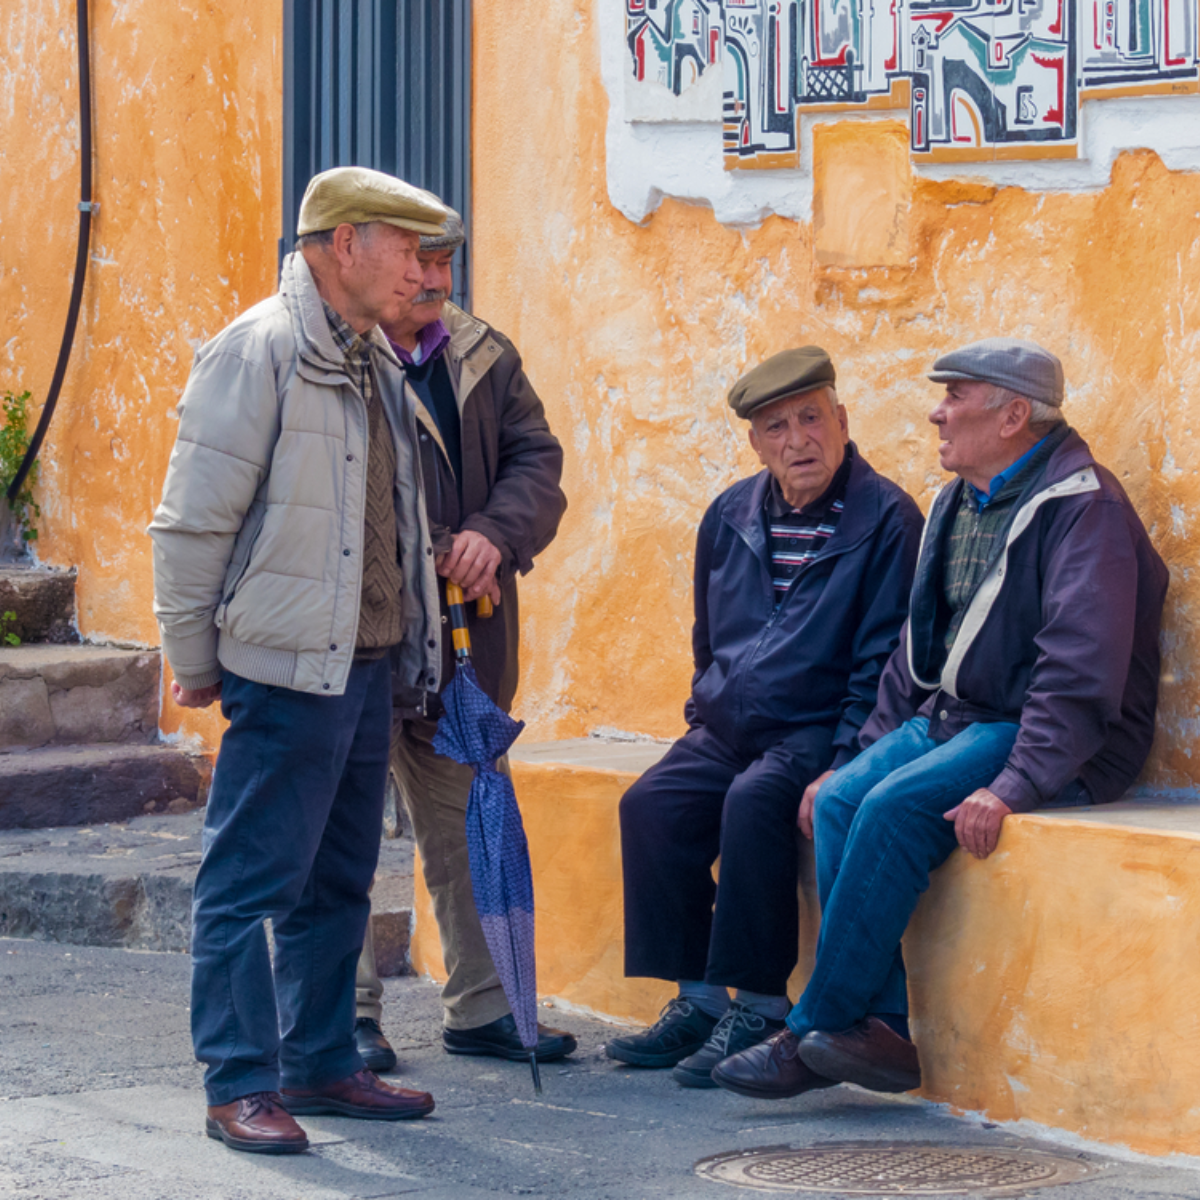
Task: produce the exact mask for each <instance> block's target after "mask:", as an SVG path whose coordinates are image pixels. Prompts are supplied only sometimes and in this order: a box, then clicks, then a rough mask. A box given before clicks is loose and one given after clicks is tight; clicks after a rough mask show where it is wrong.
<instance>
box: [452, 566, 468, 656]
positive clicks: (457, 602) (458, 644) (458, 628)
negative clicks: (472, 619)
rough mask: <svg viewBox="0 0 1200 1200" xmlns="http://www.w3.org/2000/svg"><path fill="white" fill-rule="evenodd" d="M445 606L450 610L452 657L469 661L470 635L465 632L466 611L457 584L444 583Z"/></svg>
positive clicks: (461, 591)
mask: <svg viewBox="0 0 1200 1200" xmlns="http://www.w3.org/2000/svg"><path fill="white" fill-rule="evenodd" d="M446 605H447V607H448V608H449V609H450V629H451V631H452V632H451V637H452V639H453V641H454V657H455V658H456V659H458V661H459V662H470V661H471V634H470V632H469V631H468V630H467V610H466V608H465V607H464V606H463V590H462V588H460V587H459V586H458V584H457V583H450V582H449V580H447V582H446Z"/></svg>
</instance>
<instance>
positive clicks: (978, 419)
mask: <svg viewBox="0 0 1200 1200" xmlns="http://www.w3.org/2000/svg"><path fill="white" fill-rule="evenodd" d="M994 394H995V388H994V387H993V386H992V385H991V384H990V383H977V382H973V381H970V380H963V379H956V380H954V381H952V382H951V383H948V384H946V394H945V395H944V396H943V397H942V401H941V403H940V404H939V405H938V406H937V408H935V409H934V410H933V412H931V413H930V414H929V419H930V421H932V422H933V424H934V425H936V426H937V431H938V436H939V437H940V438H941V444H940V445H939V446H938V457H939V458H940V459H941V463H942V468H943V470H946V471H953V472H954V473H955V474H956V475H961V476H963V478H964V479H967V480H970V481H971V482H972V483H975V484H976V485H977V486H986V485H987V482H988V481H989V480H990V479H991V477H992V474H994V473H995V472H993V471H992V465H993V464H994V463H996V462H997V461H999V460H1002V459H1004V458H1005V457H1006V456H1008V454H1009V447H1008V446H1007V445H1006V443H1005V440H1004V438H1002V437H1001V436H1000V431H1001V429H1002V428H1003V427H1004V424H1005V417H1006V415H1007V412H1008V407H1009V406H1008V405H1001V406H1000V407H999V408H988V407H987V403H988V401H989V400H990V399H991V398H992V396H993V395H994ZM981 478H982V479H983V481H984V482H983V483H982V484H980V483H979V480H980V479H981Z"/></svg>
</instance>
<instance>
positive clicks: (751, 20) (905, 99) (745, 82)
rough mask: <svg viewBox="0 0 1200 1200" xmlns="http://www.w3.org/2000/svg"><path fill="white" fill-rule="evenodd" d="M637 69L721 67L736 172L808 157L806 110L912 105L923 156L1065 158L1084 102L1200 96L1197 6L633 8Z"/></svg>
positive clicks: (1171, 1)
mask: <svg viewBox="0 0 1200 1200" xmlns="http://www.w3.org/2000/svg"><path fill="white" fill-rule="evenodd" d="M625 13H626V32H627V40H628V45H629V51H630V54H631V56H632V71H633V77H634V79H636V80H638V81H644V80H655V81H657V82H658V83H660V84H662V85H664V86H665V87H667V88H669V89H670V90H671V91H672V92H674V94H675V95H679V94H680V93H681V91H682V90H683V89H685V88H686V87H688V86H689V85H690V84H691V83H693V82H695V81H696V80H697V79H698V78H699V76H700V74H701V72H703V71H704V70H706V69H708V68H709V67H710V66H714V65H715V64H717V63H718V62H721V63H722V68H721V69H723V71H724V112H723V137H724V150H725V162H726V166H727V167H743V166H751V167H784V166H794V165H795V164H796V162H797V148H798V147H797V119H798V116H799V114H800V113H801V112H803V111H809V112H831V111H832V112H837V111H854V110H862V109H872V108H888V109H894V108H907V109H908V111H909V129H910V135H911V139H912V150H913V153H914V156H915V157H916V158H918V159H924V160H944V159H984V158H988V159H993V158H1047V157H1054V158H1067V157H1075V156H1076V155H1077V153H1078V144H1079V143H1078V137H1079V106H1080V103H1081V101H1083V100H1085V99H1102V98H1104V97H1117V96H1143V95H1153V94H1159V93H1168V94H1169V93H1195V92H1198V91H1200V44H1198V39H1200V32H1198V30H1200V2H1198V0H625Z"/></svg>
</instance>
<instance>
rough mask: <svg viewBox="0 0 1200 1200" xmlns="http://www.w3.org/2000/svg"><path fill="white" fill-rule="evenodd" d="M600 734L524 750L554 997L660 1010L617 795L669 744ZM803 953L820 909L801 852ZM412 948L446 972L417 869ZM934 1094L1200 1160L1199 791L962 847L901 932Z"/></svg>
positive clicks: (578, 1005)
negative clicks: (640, 934)
mask: <svg viewBox="0 0 1200 1200" xmlns="http://www.w3.org/2000/svg"><path fill="white" fill-rule="evenodd" d="M666 750H667V745H666V744H663V743H654V742H606V741H602V740H600V739H595V738H580V739H574V740H570V741H560V742H548V743H541V744H530V745H524V746H523V745H521V743H519V742H518V743H517V745H516V746H515V747H514V749H513V753H512V755H511V761H512V771H513V778H514V782H515V784H516V790H517V795H518V797H519V798H520V802H521V811H522V813H523V815H524V820H525V828H526V831H527V834H528V837H529V844H530V851H531V854H532V858H533V871H534V893H535V896H536V902H537V951H538V987H539V992H540V993H541V994H542V995H543V996H544V997H547V998H552V999H554V1000H556V1001H558V1002H560V1003H562V1004H564V1005H569V1006H572V1007H574V1008H575V1009H578V1010H581V1011H586V1012H589V1013H593V1014H596V1015H599V1016H603V1017H606V1018H608V1019H611V1020H615V1021H619V1022H629V1023H638V1024H641V1023H649V1022H650V1021H652V1020H653V1019H654V1018H655V1016H656V1015H657V1013H658V1010H659V1008H660V1007H661V1006H662V1005H663V1004H664V1003H665V1002H666V1000H667V998H668V997H669V996H670V995H671V994H672V993H673V988H672V987H671V986H670V985H667V984H663V983H658V982H655V981H653V980H628V979H625V978H624V976H623V974H622V956H623V931H622V898H621V854H620V833H619V829H618V824H617V802H618V801H619V800H620V798H621V795H622V794H623V793H624V791H625V790H626V788H628V787H629V785H630V784H631V783H632V782H633V780H634V779H636V778H637V776H638V775H639V774H640V773H641V772H642V771H644V770H646V769H647V768H648V767H649V766H651V765H652V764H653V763H655V762H657V761H658V759H659V758H661V757H662V755H663V754H664V753H665V752H666ZM799 903H800V907H801V937H800V966H799V967H798V968H797V972H796V974H795V975H794V976H793V978H792V981H791V991H792V995H793V998H794V997H795V995H797V994H798V992H799V990H800V988H801V987H802V986H803V982H804V980H805V978H807V973H808V970H809V969H810V965H811V962H812V953H813V950H814V948H815V942H816V932H817V926H818V906H817V900H816V894H815V886H814V882H813V870H812V855H811V850H803V849H802V857H801V885H800V888H799ZM414 914H415V929H414V934H413V941H412V962H413V965H414V967H415V968H416V970H417V971H418V972H422V973H428V974H429V975H431V976H432V977H433V978H435V979H444V978H445V973H444V967H443V965H442V961H441V952H440V948H439V944H438V936H437V926H436V923H435V921H434V919H433V912H432V908H431V906H430V903H429V896H428V893H427V892H426V891H425V888H424V882H423V879H422V874H421V872H420V871H417V872H416V902H415V905H414ZM905 953H906V957H907V961H908V967H909V990H910V996H911V1002H912V1020H913V1030H914V1036H915V1038H916V1040H917V1043H918V1045H919V1047H920V1053H921V1062H922V1068H923V1073H924V1078H925V1083H924V1087H923V1089H922V1095H924V1096H925V1097H926V1098H928V1099H930V1100H933V1101H939V1102H944V1103H947V1104H949V1105H951V1106H953V1107H954V1108H956V1109H959V1110H963V1111H967V1110H970V1111H975V1112H980V1113H984V1114H986V1115H987V1116H988V1117H989V1118H990V1119H993V1120H998V1121H1013V1120H1020V1119H1029V1120H1033V1121H1037V1122H1039V1123H1041V1124H1044V1125H1049V1126H1054V1127H1058V1128H1060V1129H1064V1130H1069V1131H1071V1132H1074V1133H1077V1134H1080V1135H1081V1136H1083V1137H1086V1138H1091V1139H1095V1140H1099V1141H1103V1142H1109V1143H1119V1144H1123V1145H1127V1146H1129V1147H1131V1148H1133V1149H1136V1150H1140V1151H1143V1152H1147V1153H1153V1154H1168V1153H1183V1154H1200V1011H1198V1010H1200V801H1196V800H1178V799H1174V800H1173V799H1172V798H1171V797H1169V796H1165V795H1164V796H1145V797H1142V798H1138V799H1132V800H1123V801H1120V802H1118V803H1116V804H1108V805H1101V806H1097V807H1094V808H1090V809H1069V810H1057V811H1054V812H1048V813H1030V814H1025V815H1017V816H1013V817H1010V818H1008V820H1007V821H1006V822H1005V825H1004V832H1003V835H1002V838H1001V842H1000V845H999V847H998V849H997V850H996V852H995V854H993V855H992V856H991V857H990V858H989V859H987V860H986V861H984V862H978V861H976V860H975V859H972V858H971V857H969V856H968V855H966V854H955V855H954V856H953V857H952V858H951V860H950V861H949V862H948V863H947V864H946V865H945V866H944V867H943V868H942V869H941V870H940V871H939V872H938V873H937V875H936V876H935V878H934V882H933V885H932V886H931V888H930V890H929V892H928V894H927V895H926V896H925V897H924V898H923V899H922V901H921V904H920V905H919V906H918V909H917V912H916V915H915V917H914V919H913V923H912V925H911V927H910V929H909V932H908V934H907V936H906V939H905Z"/></svg>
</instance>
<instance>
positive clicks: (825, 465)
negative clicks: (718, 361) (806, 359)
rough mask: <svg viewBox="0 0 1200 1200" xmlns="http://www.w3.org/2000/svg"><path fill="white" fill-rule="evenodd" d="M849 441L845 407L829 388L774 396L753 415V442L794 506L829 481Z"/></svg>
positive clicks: (808, 500)
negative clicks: (833, 398) (827, 389)
mask: <svg viewBox="0 0 1200 1200" xmlns="http://www.w3.org/2000/svg"><path fill="white" fill-rule="evenodd" d="M849 440H850V429H849V423H848V422H847V419H846V410H845V408H844V407H843V406H842V405H840V404H835V403H834V402H833V401H832V399H831V398H830V395H829V394H828V393H827V392H826V391H825V389H824V388H818V389H817V390H816V391H811V392H803V393H801V394H800V395H799V396H784V397H783V398H782V399H780V400H774V401H772V402H771V403H770V404H768V405H766V406H764V407H763V408H760V409H759V410H758V411H757V412H755V413H754V414H753V416H752V417H751V418H750V445H751V446H753V447H754V450H755V453H757V455H758V461H759V462H761V463H762V465H763V466H764V467H766V468H767V470H768V471H770V472H771V474H772V475H774V476H775V478H776V479H777V480H778V481H779V486H780V488H781V490H782V491H783V495H784V499H785V500H787V502H788V503H789V504H790V505H792V507H793V508H802V507H803V506H804V505H805V504H810V503H811V502H812V501H813V500H816V499H817V497H819V496H820V495H821V493H822V492H823V491H824V490H825V489H826V488H827V487H828V486H829V484H830V481H831V480H832V479H833V477H834V475H835V474H836V473H837V469H838V467H840V466H841V465H842V460H843V459H844V458H845V457H846V443H847V442H848V441H849Z"/></svg>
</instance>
